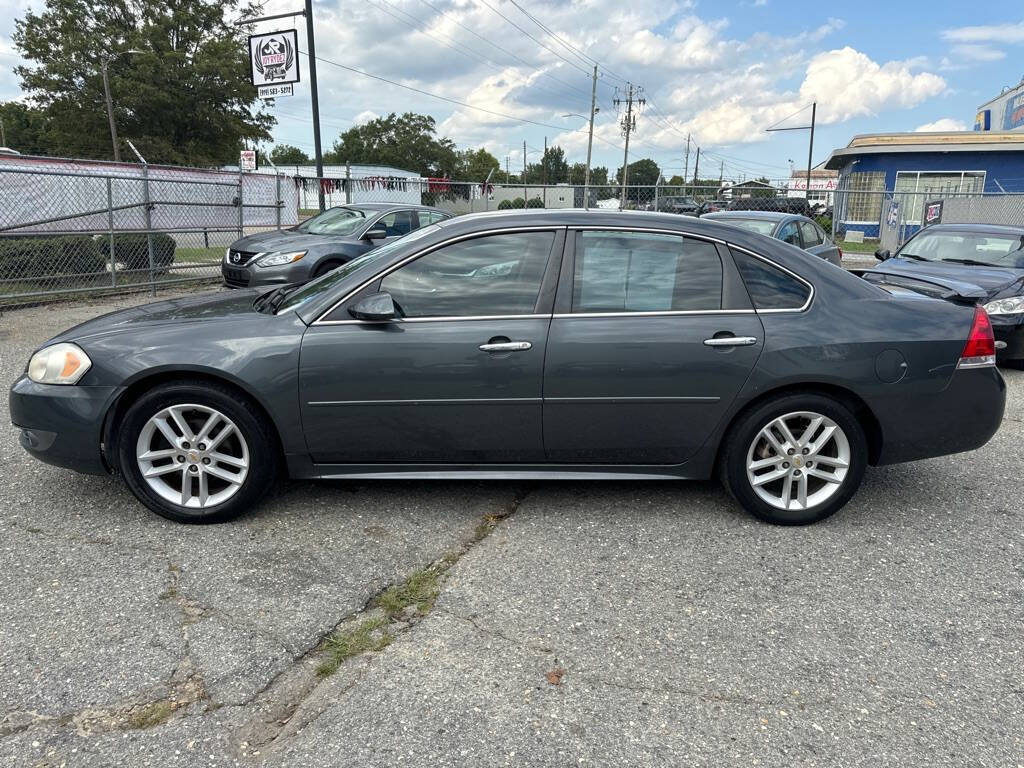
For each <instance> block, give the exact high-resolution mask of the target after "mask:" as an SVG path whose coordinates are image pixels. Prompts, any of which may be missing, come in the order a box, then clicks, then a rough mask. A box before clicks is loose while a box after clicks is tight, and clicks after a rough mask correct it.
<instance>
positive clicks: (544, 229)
mask: <svg viewBox="0 0 1024 768" xmlns="http://www.w3.org/2000/svg"><path fill="white" fill-rule="evenodd" d="M429 226H436V225H429ZM567 228H568V227H567V226H566V225H564V224H562V225H550V224H549V225H546V226H545V225H543V224H542V225H534V226H532V227H531V226H521V227H503V228H501V229H490V230H487V231H484V232H472V233H468V234H463V235H456V236H455V237H450V238H448V239H447V240H442V241H441V242H440V243H435V244H434V245H432V246H430V247H428V248H425V249H423V250H421V251H416V253H413V254H410V255H409V256H407V257H405V258H404V259H402V260H401V261H400V262H398V263H397V264H393V265H391V266H390V267H388V268H387V269H386V270H384V271H383V272H378V273H377V274H376V275H374V276H373V277H371V278H370V279H369V280H366V281H364V282H363V283H361V284H360V285H359V286H357V287H356V288H354V289H353V290H351V291H349V292H348V293H346V294H345V295H344V296H343V297H342V298H341V299H339V300H338V301H336V302H335V303H334V304H332V305H331V306H330V307H329V308H328V309H327V310H326V311H325V312H321V313H320V316H319V317H318V318H317V319H316V320H314V321H313V322H312V323H311V324H310V325H311V326H313V325H350V324H352V323H353V322H356V323H365V322H366V321H365V320H355V321H352V320H324V318H325V317H327V316H328V315H329V314H331V312H333V311H334V310H336V309H337V308H338V307H340V306H341V305H342V304H344V303H345V302H346V301H348V300H349V299H351V298H352V297H353V296H355V295H356V294H357V293H359V292H360V291H361V290H363V289H364V288H365V287H366V286H368V285H369V284H370V283H373V282H376V281H377V280H383V279H384V278H385V277H387V276H388V275H390V274H391V273H392V272H394V271H395V270H396V269H400V268H401V267H404V266H405V265H406V264H408V263H409V262H410V261H415V260H416V259H418V258H419V257H420V256H426V255H427V254H428V253H432V252H434V251H436V250H438V249H439V248H444V247H445V246H446V245H452V244H453V243H458V242H461V241H462V240H473V239H475V238H478V237H487V236H489V235H503V234H509V233H511V232H553V233H555V234H557V233H558V231H559V230H562V231H564V230H566V229H567ZM369 252H370V253H373V251H369ZM548 258H549V259H550V258H551V255H550V254H549V255H548ZM508 317H550V315H535V314H533V313H531V314H529V315H482V316H481V315H478V316H474V317H458V318H433V317H424V318H411V319H407V318H403V319H402V320H400V321H398V322H403V323H409V322H416V321H419V322H422V321H434V322H436V321H438V320H442V319H459V320H481V319H487V318H508Z"/></svg>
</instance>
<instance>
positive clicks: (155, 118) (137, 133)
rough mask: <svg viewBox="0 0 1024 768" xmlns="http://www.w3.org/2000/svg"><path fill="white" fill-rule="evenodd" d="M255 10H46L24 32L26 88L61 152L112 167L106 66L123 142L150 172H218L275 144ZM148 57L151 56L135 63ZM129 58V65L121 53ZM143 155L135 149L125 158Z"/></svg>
mask: <svg viewBox="0 0 1024 768" xmlns="http://www.w3.org/2000/svg"><path fill="white" fill-rule="evenodd" d="M256 8H257V6H254V5H250V4H249V3H248V2H245V1H244V0H224V1H223V2H213V1H212V0H171V1H170V2H167V1H166V0H45V2H44V4H43V5H42V9H41V10H40V11H39V12H35V11H32V10H28V11H26V12H25V15H24V16H23V17H22V18H21V19H18V20H17V21H16V22H15V28H14V34H13V40H14V44H15V46H16V47H17V49H18V51H19V52H20V53H21V54H22V55H23V56H24V57H25V58H26V59H28V61H29V62H31V63H30V64H27V65H24V66H19V67H17V68H16V70H15V71H16V72H17V74H18V75H19V76H20V78H21V86H22V89H23V90H24V91H25V92H26V94H27V95H28V96H29V97H30V98H31V100H32V102H33V103H34V104H35V105H36V106H38V107H39V108H40V109H41V110H42V111H43V113H44V114H45V116H46V126H47V127H46V131H45V142H46V145H47V147H48V150H49V152H51V153H52V154H60V155H69V156H78V157H103V158H107V157H111V156H112V154H113V152H112V149H111V145H110V132H109V127H108V125H107V117H106V111H105V100H104V95H103V78H102V74H101V72H102V67H101V64H102V62H103V61H104V60H105V59H107V58H108V57H110V64H109V67H108V69H109V74H110V86H111V92H112V94H113V100H114V104H115V117H116V120H117V125H118V129H119V130H118V133H119V135H120V136H122V137H124V138H126V139H130V140H131V141H132V142H133V143H134V144H135V145H136V146H137V147H138V148H139V151H141V152H142V154H143V155H144V156H145V157H146V159H147V160H149V161H150V162H163V163H187V164H192V165H212V164H220V163H223V162H226V161H228V162H230V161H237V158H238V150H239V149H241V148H242V147H243V146H246V145H251V144H253V143H255V142H256V141H259V140H268V139H269V138H270V133H269V129H270V127H271V126H272V125H273V124H274V118H273V117H272V116H270V115H269V114H264V113H261V112H260V108H261V106H262V102H259V101H258V100H257V99H256V93H255V91H254V89H253V87H252V85H251V83H250V82H249V61H248V53H247V48H246V44H245V33H244V32H242V31H241V30H240V29H238V28H236V27H234V25H233V24H232V21H233V20H234V19H236V18H238V17H240V16H245V15H248V14H250V13H254V12H255V11H256ZM129 50H138V51H140V53H125V52H126V51H129ZM116 54H120V55H116ZM122 152H123V153H127V154H128V156H129V158H130V157H131V153H130V151H128V150H127V149H126V148H123V149H122Z"/></svg>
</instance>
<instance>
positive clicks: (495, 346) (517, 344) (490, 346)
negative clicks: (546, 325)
mask: <svg viewBox="0 0 1024 768" xmlns="http://www.w3.org/2000/svg"><path fill="white" fill-rule="evenodd" d="M532 348H533V344H531V343H530V342H528V341H499V342H489V343H487V344H481V345H480V351H481V352H525V351H526V350H528V349H532Z"/></svg>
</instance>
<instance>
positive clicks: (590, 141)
mask: <svg viewBox="0 0 1024 768" xmlns="http://www.w3.org/2000/svg"><path fill="white" fill-rule="evenodd" d="M596 108H597V64H595V65H594V83H593V85H592V86H591V89H590V134H589V136H587V173H586V175H585V176H584V177H583V208H584V210H586V209H587V208H589V207H590V151H591V149H593V147H594V112H595V111H596Z"/></svg>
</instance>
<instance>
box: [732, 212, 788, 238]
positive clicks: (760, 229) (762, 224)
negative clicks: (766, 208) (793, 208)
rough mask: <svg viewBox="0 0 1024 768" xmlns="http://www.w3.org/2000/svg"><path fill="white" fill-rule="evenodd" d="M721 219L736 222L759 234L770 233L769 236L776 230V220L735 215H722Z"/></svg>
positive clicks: (737, 224)
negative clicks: (744, 217) (741, 217)
mask: <svg viewBox="0 0 1024 768" xmlns="http://www.w3.org/2000/svg"><path fill="white" fill-rule="evenodd" d="M719 221H724V222H725V223H726V224H734V225H735V226H737V227H740V228H742V229H749V230H750V231H751V232H757V234H759V235H768V236H769V237H770V236H771V234H772V232H773V231H774V230H775V222H774V221H768V220H765V219H740V218H737V217H734V216H722V217H721V218H720V219H719Z"/></svg>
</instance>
